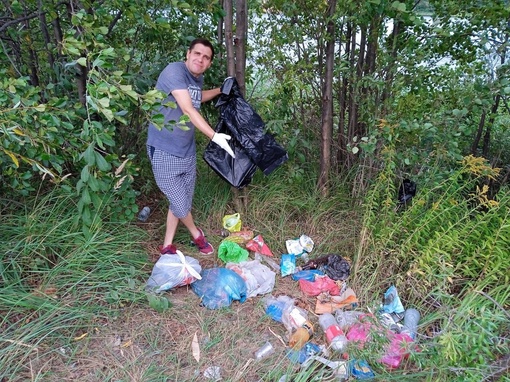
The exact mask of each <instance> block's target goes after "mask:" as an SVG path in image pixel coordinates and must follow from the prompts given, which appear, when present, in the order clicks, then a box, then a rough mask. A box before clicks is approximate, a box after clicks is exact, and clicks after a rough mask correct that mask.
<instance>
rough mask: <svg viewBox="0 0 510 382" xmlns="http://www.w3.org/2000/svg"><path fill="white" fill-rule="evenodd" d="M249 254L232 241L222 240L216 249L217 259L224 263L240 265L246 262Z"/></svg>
mask: <svg viewBox="0 0 510 382" xmlns="http://www.w3.org/2000/svg"><path fill="white" fill-rule="evenodd" d="M249 255H250V254H249V252H248V251H247V250H246V249H244V248H243V247H241V246H240V245H239V244H237V243H234V242H233V241H228V240H223V241H222V242H221V244H220V246H219V247H218V258H219V259H221V260H223V261H224V262H225V263H240V262H241V261H246V260H248V257H249Z"/></svg>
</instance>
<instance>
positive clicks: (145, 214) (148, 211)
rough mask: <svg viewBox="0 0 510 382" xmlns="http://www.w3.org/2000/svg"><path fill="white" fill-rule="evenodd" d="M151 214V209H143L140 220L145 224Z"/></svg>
mask: <svg viewBox="0 0 510 382" xmlns="http://www.w3.org/2000/svg"><path fill="white" fill-rule="evenodd" d="M150 214H151V209H150V207H147V206H145V207H143V208H142V210H141V211H140V213H139V214H138V220H139V221H141V222H145V221H147V219H148V218H149V215H150Z"/></svg>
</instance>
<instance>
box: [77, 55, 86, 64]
mask: <svg viewBox="0 0 510 382" xmlns="http://www.w3.org/2000/svg"><path fill="white" fill-rule="evenodd" d="M76 62H77V63H78V64H80V65H81V66H87V59H86V58H85V57H80V58H78V59H77V60H76Z"/></svg>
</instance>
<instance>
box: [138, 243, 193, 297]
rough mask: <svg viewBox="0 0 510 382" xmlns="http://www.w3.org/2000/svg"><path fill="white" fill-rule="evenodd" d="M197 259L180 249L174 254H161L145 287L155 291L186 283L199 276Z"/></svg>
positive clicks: (158, 291)
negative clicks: (185, 254)
mask: <svg viewBox="0 0 510 382" xmlns="http://www.w3.org/2000/svg"><path fill="white" fill-rule="evenodd" d="M201 270H202V267H201V266H200V264H199V262H198V260H197V259H194V258H193V257H189V256H184V255H183V253H182V252H181V251H177V254H175V255H161V257H160V258H159V259H158V261H157V262H156V264H154V267H153V269H152V273H151V276H150V277H149V280H147V284H146V289H147V290H151V291H153V292H156V293H160V292H163V291H165V290H169V289H172V288H175V287H179V286H183V285H188V284H191V283H192V282H194V281H195V280H199V279H200V278H201V276H200V271H201Z"/></svg>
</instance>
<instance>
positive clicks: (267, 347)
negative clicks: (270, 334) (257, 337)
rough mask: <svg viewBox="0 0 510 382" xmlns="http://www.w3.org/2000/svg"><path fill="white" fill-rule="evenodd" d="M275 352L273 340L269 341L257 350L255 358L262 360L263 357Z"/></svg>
mask: <svg viewBox="0 0 510 382" xmlns="http://www.w3.org/2000/svg"><path fill="white" fill-rule="evenodd" d="M274 352H275V350H274V347H273V345H272V344H271V342H269V341H267V342H266V343H265V344H264V345H262V346H261V347H260V348H259V349H258V350H257V351H256V352H255V359H256V360H261V359H263V358H266V357H268V356H270V355H271V354H273V353H274Z"/></svg>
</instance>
